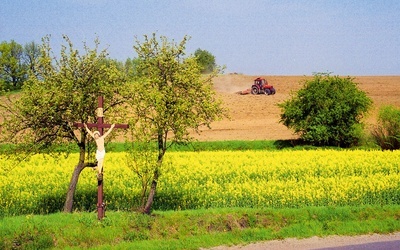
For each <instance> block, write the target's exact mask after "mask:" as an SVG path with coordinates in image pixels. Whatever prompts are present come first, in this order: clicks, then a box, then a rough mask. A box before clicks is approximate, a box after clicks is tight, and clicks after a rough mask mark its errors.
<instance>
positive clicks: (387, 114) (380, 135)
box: [371, 106, 400, 150]
mask: <svg viewBox="0 0 400 250" xmlns="http://www.w3.org/2000/svg"><path fill="white" fill-rule="evenodd" d="M371 134H372V137H373V138H374V140H375V143H376V144H378V145H379V146H380V147H381V148H382V149H383V150H385V149H389V150H394V149H400V109H396V108H395V107H393V106H383V107H382V108H381V109H380V110H379V115H378V125H376V126H375V127H374V128H373V130H372V132H371Z"/></svg>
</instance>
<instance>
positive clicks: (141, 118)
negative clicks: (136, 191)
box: [128, 34, 226, 214]
mask: <svg viewBox="0 0 400 250" xmlns="http://www.w3.org/2000/svg"><path fill="white" fill-rule="evenodd" d="M187 39H188V38H187V37H186V36H185V37H184V38H183V40H182V41H181V42H180V43H175V42H173V41H169V40H168V39H167V38H166V37H164V36H161V37H160V38H159V39H158V38H157V37H156V35H155V34H153V36H150V37H149V36H145V37H144V41H143V42H140V41H138V40H137V41H136V45H135V46H134V49H135V51H136V53H137V55H138V57H137V62H138V64H137V65H136V70H137V74H136V76H135V78H134V79H133V82H132V85H131V88H132V89H131V90H129V92H128V93H130V96H129V97H130V98H131V107H132V109H133V111H134V117H133V118H132V122H131V124H132V126H131V127H132V128H133V129H134V130H133V131H132V133H133V138H134V141H135V142H136V145H139V146H136V148H139V150H137V151H136V153H135V152H134V153H133V154H131V156H132V157H131V159H130V160H131V162H130V164H129V165H130V166H131V168H132V169H133V171H134V172H135V173H137V175H138V176H139V177H140V178H141V180H142V188H143V194H142V199H143V200H142V201H143V203H142V211H143V212H144V213H147V214H149V213H150V212H151V207H152V204H153V200H154V197H155V194H156V189H157V184H158V180H159V177H160V174H161V166H162V164H163V159H164V155H165V153H166V152H167V149H168V148H169V147H170V146H171V145H173V144H175V143H186V142H190V141H191V140H192V139H193V138H192V137H191V136H190V132H191V131H199V128H200V127H201V126H205V127H209V126H210V124H211V122H213V121H215V120H218V119H220V118H222V117H223V116H224V115H225V114H226V112H225V109H224V108H223V107H222V102H221V100H219V99H217V98H216V96H215V92H214V90H213V88H212V83H213V82H212V80H213V78H214V77H216V76H217V74H218V73H219V72H220V71H219V69H218V68H215V69H214V71H212V72H211V73H210V74H209V75H207V77H204V76H203V75H202V74H201V70H202V67H201V66H200V65H199V64H198V62H197V58H196V57H193V56H185V46H186V42H187ZM140 143H141V144H140ZM143 148H145V151H146V154H142V153H140V151H143ZM133 149H135V145H134V147H133Z"/></svg>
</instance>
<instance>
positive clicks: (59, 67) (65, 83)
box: [0, 36, 124, 152]
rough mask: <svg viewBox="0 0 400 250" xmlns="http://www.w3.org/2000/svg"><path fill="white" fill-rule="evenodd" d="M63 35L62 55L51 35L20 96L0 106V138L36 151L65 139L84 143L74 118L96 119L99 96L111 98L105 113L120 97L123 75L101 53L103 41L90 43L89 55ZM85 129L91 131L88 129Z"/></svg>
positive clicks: (47, 150)
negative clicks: (55, 51)
mask: <svg viewBox="0 0 400 250" xmlns="http://www.w3.org/2000/svg"><path fill="white" fill-rule="evenodd" d="M64 40H65V42H66V43H67V45H63V46H62V49H61V56H60V58H59V59H58V60H57V59H53V57H54V55H53V52H52V49H51V47H50V39H49V37H45V38H44V39H43V45H42V46H41V48H40V57H39V58H38V60H37V65H36V66H37V67H36V71H35V72H33V71H31V74H30V76H29V79H28V80H27V81H26V82H25V84H24V86H23V88H22V92H21V93H20V95H19V98H13V97H12V98H9V99H8V101H7V102H5V103H2V104H1V105H0V115H1V116H2V117H3V118H4V122H3V124H2V126H3V128H4V129H3V130H2V132H3V134H2V137H1V140H0V142H6V143H14V144H18V145H20V146H21V147H22V146H24V147H25V149H26V150H29V151H31V152H32V151H33V152H42V151H43V150H45V151H46V152H51V151H52V150H53V148H52V146H53V145H57V144H62V143H65V142H74V143H76V144H78V145H80V147H82V148H85V147H84V146H85V144H86V141H85V137H83V136H80V135H79V134H75V133H74V131H75V129H76V128H75V127H73V122H81V123H87V122H93V121H94V120H95V117H96V113H95V112H96V109H97V97H98V96H99V95H103V96H104V97H105V99H106V100H107V102H106V106H105V109H104V110H106V111H105V113H108V112H107V111H110V110H111V108H112V107H114V106H116V105H117V104H118V103H120V102H121V96H120V95H118V92H119V90H120V89H121V88H123V83H124V78H123V74H122V73H121V72H120V71H119V70H118V69H117V67H116V66H115V65H113V63H112V62H110V61H109V60H107V52H106V51H105V50H104V51H101V52H98V46H99V42H98V40H96V41H95V44H96V47H95V49H89V48H88V47H86V46H85V53H86V54H84V55H80V54H79V52H78V50H76V49H74V47H73V44H72V42H71V41H70V40H69V39H68V37H66V36H64ZM34 53H36V52H34ZM114 110H115V109H114ZM114 112H115V111H114ZM114 115H115V116H117V115H118V114H116V113H114ZM108 117H110V118H112V116H108ZM81 132H82V133H81V135H86V132H85V130H84V129H81Z"/></svg>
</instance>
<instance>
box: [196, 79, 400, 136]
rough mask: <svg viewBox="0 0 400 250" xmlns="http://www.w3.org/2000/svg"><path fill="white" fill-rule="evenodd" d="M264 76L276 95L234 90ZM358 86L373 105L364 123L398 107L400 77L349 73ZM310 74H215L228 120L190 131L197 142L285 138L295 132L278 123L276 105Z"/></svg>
mask: <svg viewBox="0 0 400 250" xmlns="http://www.w3.org/2000/svg"><path fill="white" fill-rule="evenodd" d="M257 77H264V78H266V79H267V81H268V83H269V84H271V85H273V86H274V88H275V89H276V94H275V95H270V96H267V95H251V94H249V95H239V94H236V92H238V91H241V90H246V89H249V88H250V87H251V85H252V84H253V80H254V79H255V78H257ZM351 77H353V78H354V81H355V82H357V83H358V84H359V85H358V86H359V88H360V89H361V90H363V91H365V92H366V93H367V95H368V96H369V97H371V99H372V100H373V107H372V108H371V111H370V113H369V114H368V116H367V117H365V123H366V124H367V125H373V124H376V118H377V111H378V109H379V107H381V106H382V105H388V104H391V105H394V106H396V107H400V76H351ZM311 78H312V76H248V75H238V74H228V75H221V76H218V77H217V78H216V79H215V81H214V88H215V90H216V92H217V93H218V96H219V97H220V98H221V99H222V100H223V103H224V105H225V107H226V108H228V109H229V116H230V119H223V120H222V121H217V122H214V123H213V124H212V125H211V129H210V130H209V129H207V128H204V129H202V130H201V133H200V134H193V136H194V137H195V138H196V139H197V140H199V141H215V140H286V139H295V138H297V136H296V135H294V134H293V133H292V131H291V130H289V129H287V128H286V127H285V126H284V125H282V124H281V123H279V119H280V114H281V110H280V108H279V107H278V106H277V104H278V103H281V102H283V101H285V100H287V99H289V98H290V94H291V93H292V92H295V91H297V90H299V89H300V88H301V87H302V83H303V82H304V81H305V80H307V79H311Z"/></svg>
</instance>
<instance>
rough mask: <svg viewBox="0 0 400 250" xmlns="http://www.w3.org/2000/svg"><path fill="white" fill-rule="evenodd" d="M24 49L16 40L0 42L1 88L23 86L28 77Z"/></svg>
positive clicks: (8, 88)
mask: <svg viewBox="0 0 400 250" xmlns="http://www.w3.org/2000/svg"><path fill="white" fill-rule="evenodd" d="M23 56H24V49H23V47H22V45H20V44H18V43H17V42H15V41H14V40H11V42H9V43H8V42H2V43H0V84H1V85H2V86H0V90H1V89H2V88H3V89H5V90H16V89H19V88H21V86H22V85H23V83H24V81H25V80H26V78H27V74H28V71H27V66H26V64H25V63H24V61H23Z"/></svg>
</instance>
